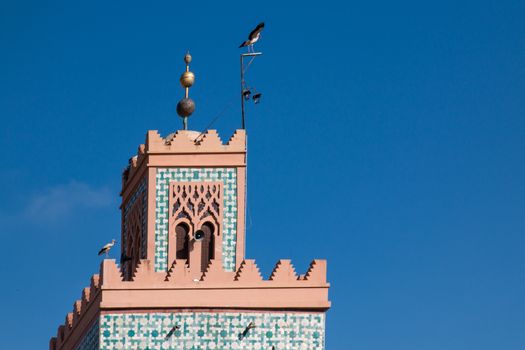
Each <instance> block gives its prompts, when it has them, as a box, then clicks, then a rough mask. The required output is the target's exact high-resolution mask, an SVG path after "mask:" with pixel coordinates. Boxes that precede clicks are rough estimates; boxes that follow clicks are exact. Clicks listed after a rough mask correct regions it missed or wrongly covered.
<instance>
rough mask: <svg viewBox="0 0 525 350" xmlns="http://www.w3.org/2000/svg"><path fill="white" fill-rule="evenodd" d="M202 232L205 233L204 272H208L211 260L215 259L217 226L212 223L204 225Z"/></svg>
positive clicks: (203, 244) (202, 264) (203, 247)
mask: <svg viewBox="0 0 525 350" xmlns="http://www.w3.org/2000/svg"><path fill="white" fill-rule="evenodd" d="M201 230H202V231H203V232H204V238H203V239H202V256H201V258H202V260H201V267H202V271H204V270H206V268H207V267H208V263H209V262H210V260H211V259H214V258H215V235H214V233H215V226H213V224H212V223H211V222H205V223H204V224H202V227H201Z"/></svg>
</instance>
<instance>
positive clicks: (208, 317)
mask: <svg viewBox="0 0 525 350" xmlns="http://www.w3.org/2000/svg"><path fill="white" fill-rule="evenodd" d="M250 322H253V323H254V324H255V328H253V329H251V330H249V331H248V332H247V333H246V334H245V336H243V335H242V334H243V332H244V331H245V330H246V327H247V326H248V324H250ZM174 326H179V327H180V328H179V329H178V330H175V331H174V332H173V334H172V335H171V336H170V337H168V336H167V335H168V333H169V332H170V330H172V329H173V327H174ZM324 329H325V315H324V314H323V313H291V312H290V313H285V312H282V313H259V312H245V313H235V312H232V313H226V312H225V313H222V312H221V313H205V312H198V313H195V312H184V313H137V314H105V315H102V316H101V319H100V349H101V350H115V349H140V350H146V349H166V350H175V349H177V350H183V349H184V350H191V349H193V350H197V349H200V350H208V349H210V350H216V349H217V350H223V349H248V350H270V349H272V346H274V347H275V349H276V350H283V349H286V350H288V349H290V350H291V349H298V350H307V349H308V350H309V349H320V350H322V349H324V338H325V332H324Z"/></svg>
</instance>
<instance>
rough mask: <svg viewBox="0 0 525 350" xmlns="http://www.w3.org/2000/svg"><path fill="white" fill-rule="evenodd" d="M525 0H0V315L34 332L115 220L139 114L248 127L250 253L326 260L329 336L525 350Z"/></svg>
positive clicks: (14, 332) (55, 315) (27, 333)
mask: <svg viewBox="0 0 525 350" xmlns="http://www.w3.org/2000/svg"><path fill="white" fill-rule="evenodd" d="M523 13H525V3H524V2H523V1H500V2H495V1H494V2H491V1H461V2H458V1H436V2H421V1H401V2H390V1H368V2H343V1H341V2H335V1H323V2H317V3H308V2H304V1H301V2H292V1H290V2H284V1H278V2H277V1H264V2H255V3H254V2H227V3H226V2H213V3H203V2H184V3H183V2H180V3H178V4H175V2H168V1H158V2H154V3H153V4H150V3H148V4H146V3H145V2H140V3H139V2H134V1H127V2H123V1H117V2H107V1H103V2H102V1H91V2H89V3H81V4H78V3H72V2H67V1H62V2H58V1H55V2H40V1H24V0H21V1H16V2H7V1H6V2H2V3H0V50H1V55H0V118H1V127H0V147H1V149H2V150H3V152H2V167H1V169H0V184H1V186H2V187H1V189H2V191H1V192H2V199H3V200H2V201H0V238H1V239H2V242H3V247H4V248H3V264H1V265H0V266H1V267H0V272H1V275H2V288H1V289H0V290H1V292H0V293H1V294H0V296H1V298H0V308H1V309H2V313H0V329H2V332H1V333H2V334H3V335H4V337H3V340H2V345H3V347H5V348H16V349H35V348H46V347H47V342H48V339H49V337H50V336H52V335H54V334H55V332H56V327H57V326H58V324H59V323H61V322H63V320H64V317H65V315H66V313H67V312H69V311H70V310H71V309H72V305H73V302H74V301H75V300H76V299H78V298H79V297H80V295H81V289H82V288H83V287H85V286H87V285H88V283H89V278H90V276H91V275H92V274H93V273H95V272H97V270H98V265H99V262H100V259H99V258H98V257H97V255H96V252H97V250H98V249H99V247H100V246H101V245H102V244H104V243H106V242H107V241H109V240H110V239H111V238H118V237H119V234H120V228H119V225H120V214H119V210H118V204H119V196H118V193H119V188H120V178H121V170H122V169H123V167H124V166H125V165H126V163H127V160H128V158H129V157H130V156H132V155H133V154H134V153H135V151H136V148H137V146H138V144H139V143H142V142H143V141H144V136H145V133H146V130H148V129H157V130H159V131H160V132H161V133H163V134H167V133H169V132H172V131H174V130H176V129H177V128H179V127H180V124H181V123H180V120H179V119H178V117H177V116H176V114H175V105H176V103H177V101H178V100H179V99H180V98H181V96H182V94H183V91H182V89H181V88H180V86H179V82H178V77H179V75H180V73H181V72H182V71H183V69H184V63H183V61H182V57H183V55H184V53H185V51H186V50H187V49H190V50H191V53H192V55H193V57H194V60H193V63H192V70H193V71H194V72H195V74H196V77H197V78H196V84H195V86H194V87H193V88H192V90H191V96H192V98H193V99H194V100H195V101H196V104H197V109H196V112H195V114H194V115H193V116H192V117H191V119H190V121H189V125H190V128H191V129H196V130H201V129H203V128H204V127H205V126H206V125H207V124H208V123H209V122H210V120H211V119H213V117H215V116H216V115H217V113H219V112H220V111H221V110H222V109H223V108H224V107H225V106H227V105H229V104H230V103H231V101H234V103H233V104H232V105H231V107H230V108H229V109H227V110H226V112H225V113H224V115H223V116H222V117H221V118H220V119H219V120H218V121H217V122H216V124H215V125H214V127H215V128H217V129H218V130H219V132H220V134H221V136H222V138H223V139H227V138H228V137H229V136H230V135H231V133H232V132H233V131H234V130H235V128H237V127H239V126H240V117H239V106H238V103H237V98H238V88H239V81H238V72H239V67H238V54H239V50H238V49H237V46H238V45H239V44H240V43H241V42H242V41H243V40H245V36H246V34H247V33H248V32H249V31H250V30H251V29H252V27H253V26H254V25H255V24H257V23H258V22H260V21H262V20H264V21H265V22H266V28H265V30H264V33H263V38H262V39H261V42H260V43H259V44H258V48H259V49H260V50H262V51H263V52H264V56H263V57H261V58H260V59H258V60H257V61H256V63H254V65H253V66H252V67H251V68H250V69H251V70H250V82H251V83H252V84H253V85H255V86H256V87H257V89H258V90H260V91H261V92H262V93H263V100H262V102H261V104H259V105H257V106H253V105H250V106H248V119H247V126H248V133H249V140H250V147H249V199H248V201H249V209H248V211H249V219H248V220H249V228H248V233H247V244H248V246H247V254H248V256H249V257H250V258H255V259H256V260H257V262H258V265H259V266H260V268H261V270H262V271H263V272H264V274H265V275H266V276H268V274H269V273H270V271H271V269H272V268H273V265H274V264H275V262H276V261H277V260H278V259H279V258H291V259H292V260H293V262H294V264H295V266H296V269H297V270H298V271H299V272H304V271H305V270H306V268H307V266H308V263H309V261H310V260H311V259H312V258H326V259H328V268H329V280H330V282H331V284H332V288H331V291H330V299H331V300H332V305H333V307H332V309H331V310H330V311H329V313H328V318H327V349H329V350H336V349H341V350H343V349H370V350H375V349H403V350H412V349H414V350H416V349H417V350H421V349H426V350H427V349H428V350H433V349H436V350H437V349H439V350H441V349H448V350H455V349H478V350H482V349H487V350H488V349H491V350H492V349H506V350H513V349H523V348H524V347H525V333H524V332H523V326H524V324H525V299H524V295H525V282H524V281H525V280H524V278H523V276H524V272H525V262H524V251H525V237H524V234H525V215H524V209H525V182H524V181H523V179H524V178H525V161H524V160H525V159H524V150H525V21H524V20H523Z"/></svg>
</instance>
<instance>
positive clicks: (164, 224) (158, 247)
mask: <svg viewBox="0 0 525 350" xmlns="http://www.w3.org/2000/svg"><path fill="white" fill-rule="evenodd" d="M156 181H157V187H156V193H155V202H156V209H155V271H166V270H167V269H168V220H169V215H168V206H169V204H168V202H169V196H168V194H169V184H170V182H171V181H188V182H197V181H204V182H206V181H208V182H210V181H222V183H223V188H224V206H223V222H222V264H223V266H224V269H225V270H226V271H234V270H235V250H236V244H237V169H236V168H157V174H156Z"/></svg>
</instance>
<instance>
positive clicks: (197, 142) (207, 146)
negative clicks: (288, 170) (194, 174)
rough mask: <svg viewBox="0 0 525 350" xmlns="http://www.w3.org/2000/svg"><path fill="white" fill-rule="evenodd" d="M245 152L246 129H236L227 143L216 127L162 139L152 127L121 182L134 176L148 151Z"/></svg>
mask: <svg viewBox="0 0 525 350" xmlns="http://www.w3.org/2000/svg"><path fill="white" fill-rule="evenodd" d="M245 151H246V132H245V130H242V129H239V130H236V131H235V132H234V133H233V135H232V136H231V137H230V138H229V140H228V141H227V142H226V143H223V141H222V140H221V138H220V136H219V134H218V133H217V130H213V129H210V130H207V131H206V132H203V133H199V132H197V131H188V130H178V131H177V132H175V133H173V134H170V135H168V136H167V137H166V138H163V137H162V136H161V135H160V133H159V132H158V131H157V130H149V131H148V133H147V134H146V142H145V143H144V144H141V145H140V146H139V147H138V150H137V154H136V155H135V156H133V157H132V158H130V160H129V162H128V166H127V167H126V169H125V170H124V172H123V174H122V177H123V181H122V185H123V187H125V185H126V183H127V182H128V181H129V180H130V179H132V178H133V176H134V174H135V173H136V172H137V169H139V168H140V166H141V165H142V163H143V160H144V159H145V158H146V156H147V155H149V154H192V153H193V154H199V153H212V154H217V153H242V152H245Z"/></svg>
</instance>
